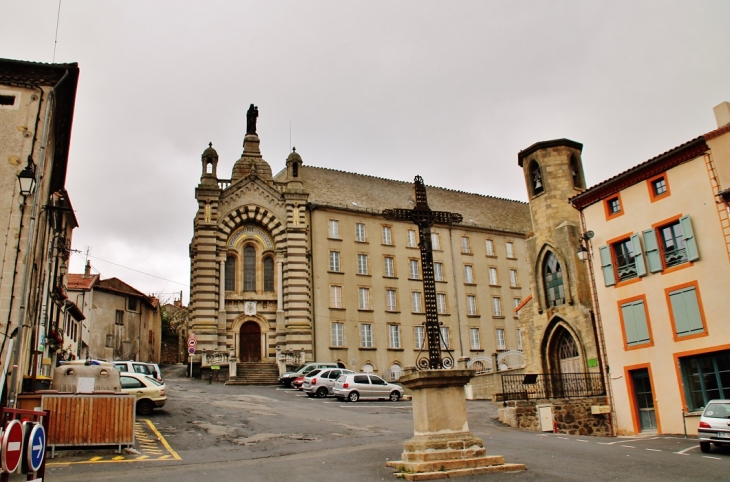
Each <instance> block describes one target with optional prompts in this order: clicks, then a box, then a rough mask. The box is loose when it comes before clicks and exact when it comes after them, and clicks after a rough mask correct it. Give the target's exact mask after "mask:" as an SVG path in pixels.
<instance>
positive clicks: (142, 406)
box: [137, 400, 155, 415]
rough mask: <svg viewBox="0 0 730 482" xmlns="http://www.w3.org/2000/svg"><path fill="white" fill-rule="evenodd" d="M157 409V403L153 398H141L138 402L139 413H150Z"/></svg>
mask: <svg viewBox="0 0 730 482" xmlns="http://www.w3.org/2000/svg"><path fill="white" fill-rule="evenodd" d="M154 409H155V404H154V403H152V401H151V400H140V401H139V402H137V415H149V414H151V413H152V410H154Z"/></svg>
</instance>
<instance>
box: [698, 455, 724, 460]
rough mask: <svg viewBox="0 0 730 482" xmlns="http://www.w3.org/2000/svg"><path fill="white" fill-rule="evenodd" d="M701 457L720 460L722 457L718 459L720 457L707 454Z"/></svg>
mask: <svg viewBox="0 0 730 482" xmlns="http://www.w3.org/2000/svg"><path fill="white" fill-rule="evenodd" d="M702 457H703V458H705V459H713V460H722V459H720V457H711V456H709V455H703V456H702Z"/></svg>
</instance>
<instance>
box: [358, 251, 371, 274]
mask: <svg viewBox="0 0 730 482" xmlns="http://www.w3.org/2000/svg"><path fill="white" fill-rule="evenodd" d="M357 274H368V255H367V254H358V255H357Z"/></svg>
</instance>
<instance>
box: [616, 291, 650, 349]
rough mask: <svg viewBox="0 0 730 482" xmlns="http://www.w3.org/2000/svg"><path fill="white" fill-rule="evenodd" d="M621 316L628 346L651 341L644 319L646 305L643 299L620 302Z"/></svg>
mask: <svg viewBox="0 0 730 482" xmlns="http://www.w3.org/2000/svg"><path fill="white" fill-rule="evenodd" d="M621 317H622V319H623V323H624V331H625V333H626V344H627V345H628V346H634V345H641V344H644V343H648V342H649V341H651V340H650V337H649V325H648V323H647V320H646V306H645V304H644V300H643V299H642V300H635V301H630V302H628V303H624V304H622V305H621Z"/></svg>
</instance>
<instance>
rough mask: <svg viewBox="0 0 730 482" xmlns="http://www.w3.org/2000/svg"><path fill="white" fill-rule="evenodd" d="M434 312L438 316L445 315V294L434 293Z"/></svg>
mask: <svg viewBox="0 0 730 482" xmlns="http://www.w3.org/2000/svg"><path fill="white" fill-rule="evenodd" d="M436 311H437V312H438V314H440V315H442V314H445V313H446V293H436Z"/></svg>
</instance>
